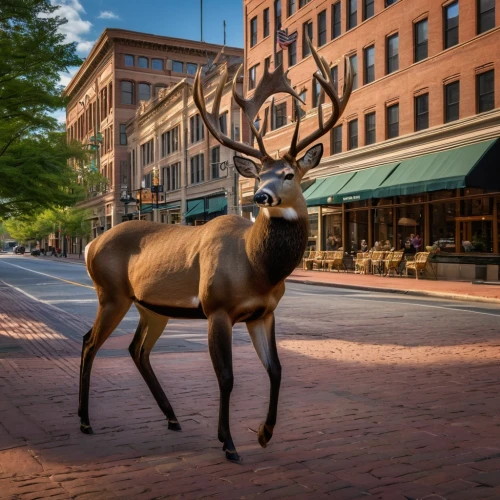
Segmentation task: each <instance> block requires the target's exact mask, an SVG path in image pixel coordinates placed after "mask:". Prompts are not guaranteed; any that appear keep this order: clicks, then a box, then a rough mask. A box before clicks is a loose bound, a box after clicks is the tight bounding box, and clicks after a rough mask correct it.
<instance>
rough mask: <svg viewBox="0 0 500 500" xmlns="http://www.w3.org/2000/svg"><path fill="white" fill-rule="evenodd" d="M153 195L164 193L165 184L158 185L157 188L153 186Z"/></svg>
mask: <svg viewBox="0 0 500 500" xmlns="http://www.w3.org/2000/svg"><path fill="white" fill-rule="evenodd" d="M151 192H152V193H163V184H158V185H157V186H151Z"/></svg>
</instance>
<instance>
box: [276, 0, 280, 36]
mask: <svg viewBox="0 0 500 500" xmlns="http://www.w3.org/2000/svg"><path fill="white" fill-rule="evenodd" d="M280 28H281V0H274V29H276V30H279V29H280Z"/></svg>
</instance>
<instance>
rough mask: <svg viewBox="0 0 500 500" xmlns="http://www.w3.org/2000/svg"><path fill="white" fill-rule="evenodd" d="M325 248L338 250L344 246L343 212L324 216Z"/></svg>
mask: <svg viewBox="0 0 500 500" xmlns="http://www.w3.org/2000/svg"><path fill="white" fill-rule="evenodd" d="M323 227H324V231H323V238H324V240H323V248H324V249H325V250H338V249H339V248H342V214H341V213H340V212H339V213H332V214H326V215H324V216H323Z"/></svg>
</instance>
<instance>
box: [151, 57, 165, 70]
mask: <svg viewBox="0 0 500 500" xmlns="http://www.w3.org/2000/svg"><path fill="white" fill-rule="evenodd" d="M151 69H155V70H157V71H163V59H151Z"/></svg>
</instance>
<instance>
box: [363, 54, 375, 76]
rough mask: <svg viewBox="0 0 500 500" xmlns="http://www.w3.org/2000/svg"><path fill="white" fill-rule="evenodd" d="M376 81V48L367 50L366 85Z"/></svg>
mask: <svg viewBox="0 0 500 500" xmlns="http://www.w3.org/2000/svg"><path fill="white" fill-rule="evenodd" d="M374 80H375V46H374V45H372V46H371V47H367V48H366V49H365V83H371V82H373V81H374Z"/></svg>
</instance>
